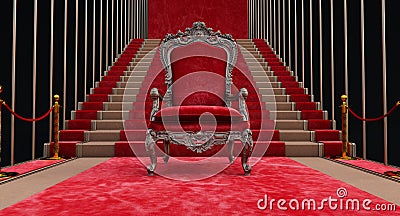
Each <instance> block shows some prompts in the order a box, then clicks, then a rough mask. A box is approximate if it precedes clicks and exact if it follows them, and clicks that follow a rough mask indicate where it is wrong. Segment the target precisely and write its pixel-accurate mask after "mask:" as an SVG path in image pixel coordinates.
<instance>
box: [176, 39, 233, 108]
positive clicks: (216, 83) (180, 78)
mask: <svg viewBox="0 0 400 216" xmlns="http://www.w3.org/2000/svg"><path fill="white" fill-rule="evenodd" d="M226 62H227V53H226V51H225V50H224V49H223V48H220V47H216V46H212V45H209V44H207V43H203V42H194V43H192V44H189V45H186V46H182V47H178V48H175V49H174V50H173V51H172V52H171V69H172V80H173V84H172V91H173V102H172V103H173V105H174V106H190V105H209V106H225V102H224V98H225V79H226V77H225V76H226V64H227V63H226Z"/></svg>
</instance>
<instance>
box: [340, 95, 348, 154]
mask: <svg viewBox="0 0 400 216" xmlns="http://www.w3.org/2000/svg"><path fill="white" fill-rule="evenodd" d="M341 99H342V143H343V144H342V159H349V157H348V156H347V145H348V144H349V133H348V132H349V125H348V123H349V121H348V110H347V95H342V96H341Z"/></svg>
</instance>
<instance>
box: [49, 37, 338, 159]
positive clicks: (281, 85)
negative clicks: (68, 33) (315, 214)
mask: <svg viewBox="0 0 400 216" xmlns="http://www.w3.org/2000/svg"><path fill="white" fill-rule="evenodd" d="M159 43H160V40H157V39H146V40H143V39H134V40H132V41H131V43H130V44H129V45H128V46H127V47H126V48H125V49H124V51H123V53H122V54H121V55H120V56H119V57H118V58H117V59H116V60H115V62H114V63H113V65H112V66H111V67H109V70H108V71H106V72H105V74H104V76H103V77H102V78H101V81H100V82H97V83H96V86H95V88H92V89H91V90H90V91H91V93H90V94H89V95H88V96H87V97H86V101H85V102H80V103H79V105H78V110H76V111H72V114H71V120H67V121H66V122H65V125H64V128H65V129H64V130H62V131H60V155H61V156H64V157H76V156H77V157H112V156H134V153H133V152H132V150H131V147H130V145H139V146H142V147H143V148H144V140H145V132H146V129H147V127H146V121H148V119H149V118H148V116H149V112H150V110H151V105H152V104H151V101H150V98H149V97H148V90H150V88H152V87H157V88H159V89H160V90H161V92H165V84H164V73H163V72H162V71H161V70H162V65H161V61H159V53H158V52H157V51H156V49H155V48H157V46H158V45H159ZM237 43H238V45H240V52H241V54H242V56H243V59H244V62H245V64H246V65H247V68H248V73H249V75H248V76H247V77H250V78H252V80H250V82H251V84H252V85H253V86H256V92H254V95H257V94H258V97H259V98H261V100H262V103H261V106H262V107H261V110H262V111H261V113H262V114H263V115H262V116H263V117H264V120H265V118H268V119H271V120H272V121H273V123H274V124H275V128H272V130H271V133H272V139H271V140H268V141H262V140H264V139H263V138H262V137H261V138H260V139H258V135H257V134H258V132H257V129H259V128H254V127H256V126H254V127H253V125H257V124H258V122H260V119H257V118H260V113H258V114H257V112H260V108H259V107H257V106H254V102H252V101H251V99H250V101H247V103H248V108H249V112H250V119H251V120H252V123H251V124H252V130H255V131H253V133H256V134H254V136H253V138H255V140H259V141H256V143H255V144H256V146H257V144H258V145H261V144H266V145H269V148H268V150H267V152H266V153H265V156H324V155H340V154H341V145H342V144H341V142H340V131H338V130H335V122H332V121H331V120H328V118H327V112H326V111H323V110H321V107H320V104H319V103H318V102H314V101H313V96H312V95H309V94H308V90H307V89H306V88H303V86H302V83H301V82H298V81H297V77H295V76H293V72H292V71H289V70H288V68H287V67H286V66H284V63H283V62H282V60H281V59H280V58H279V56H277V55H276V54H275V52H274V51H273V50H272V49H271V48H270V47H269V46H268V45H267V43H266V42H265V41H264V40H256V39H254V40H250V39H238V40H237ZM157 58H158V59H157ZM160 71H161V73H159V72H160ZM233 74H234V76H233V77H234V83H235V82H236V83H237V85H238V87H240V85H241V84H242V83H243V79H242V78H245V77H240V80H239V78H236V81H235V73H233ZM250 93H251V92H250ZM125 101H129V102H125ZM252 115H253V116H252ZM264 122H267V123H268V122H271V121H269V120H266V121H264ZM51 145H52V144H46V145H45V146H46V148H45V150H44V151H45V154H44V155H45V156H48V155H49V154H52V153H51V150H52V148H51ZM160 147H161V148H162V146H160ZM174 148H176V149H174ZM216 150H218V148H217V149H214V150H213V151H212V152H208V153H206V154H205V155H200V156H208V155H207V154H211V155H212V154H214V153H215V151H216ZM171 154H172V156H195V154H193V155H191V152H190V151H189V150H187V149H185V148H183V149H182V146H176V147H175V145H172V146H171Z"/></svg>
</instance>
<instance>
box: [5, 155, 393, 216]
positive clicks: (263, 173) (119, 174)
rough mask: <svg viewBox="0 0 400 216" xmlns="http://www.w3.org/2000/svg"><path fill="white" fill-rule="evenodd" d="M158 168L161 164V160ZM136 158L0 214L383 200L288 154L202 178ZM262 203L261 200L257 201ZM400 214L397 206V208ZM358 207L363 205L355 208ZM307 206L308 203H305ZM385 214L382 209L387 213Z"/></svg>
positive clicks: (201, 210) (114, 162) (207, 210)
mask: <svg viewBox="0 0 400 216" xmlns="http://www.w3.org/2000/svg"><path fill="white" fill-rule="evenodd" d="M160 166H165V165H162V164H160ZM146 174H147V173H146V170H145V168H144V166H143V165H142V164H141V163H140V162H139V161H138V159H137V158H112V159H110V160H108V161H106V162H104V163H102V164H99V165H97V166H95V167H93V168H91V169H89V170H86V171H84V172H82V173H80V174H78V175H76V176H74V177H72V178H70V179H68V180H66V181H64V182H61V183H59V184H57V185H55V186H53V187H50V188H48V189H46V190H44V191H42V192H40V193H38V194H36V195H33V196H32V197H30V198H28V199H25V200H23V201H21V202H19V203H17V204H15V205H13V206H10V207H8V208H5V209H3V210H2V211H0V215H82V214H85V215H149V214H151V215H154V214H161V215H243V214H249V215H268V214H273V215H287V214H294V215H342V214H352V215H377V214H382V212H377V211H373V210H370V211H366V210H360V211H354V210H345V204H344V202H343V207H342V210H340V208H341V207H340V201H336V205H337V208H338V209H336V210H331V209H330V207H329V205H328V203H325V205H324V208H323V209H322V210H315V211H314V210H286V211H283V210H279V209H278V207H277V204H276V202H275V203H274V205H273V209H272V210H270V209H269V206H267V209H266V210H260V209H258V207H257V202H258V200H260V199H262V198H264V197H265V195H267V196H268V201H270V200H271V199H275V200H279V199H285V200H287V203H286V207H288V208H289V206H288V203H289V201H290V199H296V200H298V201H299V202H300V206H299V208H300V209H301V208H302V207H301V202H302V200H304V199H314V200H316V202H317V208H318V207H320V206H321V204H320V203H321V201H322V200H323V199H328V198H329V197H331V198H332V199H338V200H340V199H339V197H338V195H337V190H338V188H345V189H346V190H347V196H346V197H344V198H343V199H342V200H343V201H345V200H347V199H358V200H360V202H362V201H363V200H364V199H370V200H371V201H372V203H371V204H370V205H369V206H370V207H371V208H374V207H375V206H376V204H378V203H387V202H386V201H384V200H382V199H380V198H378V197H375V196H373V195H371V194H369V193H367V192H364V191H361V190H359V189H357V188H355V187H352V186H350V185H349V184H346V183H343V182H341V181H338V180H336V179H333V178H331V177H329V176H327V175H325V174H322V173H320V172H318V171H315V170H313V169H311V168H309V167H306V166H304V165H302V164H300V163H298V162H295V161H293V160H291V159H289V158H280V157H271V158H263V159H262V160H261V161H260V162H259V163H258V164H257V165H256V166H254V169H253V172H252V175H251V176H247V177H245V176H242V169H241V167H240V162H239V160H236V161H235V163H234V164H233V165H231V166H230V167H229V168H228V169H226V170H224V171H223V172H221V173H219V174H218V175H216V176H213V177H211V178H207V179H204V180H201V181H191V182H184V181H177V180H170V179H167V178H164V177H161V176H154V177H148V176H147V175H146ZM261 205H262V202H261ZM396 207H397V209H398V211H397V212H390V214H396V213H397V214H399V213H400V211H399V210H400V207H399V206H396ZM360 208H361V209H362V206H361V207H360ZM306 209H307V205H306ZM387 214H388V212H385V215H387Z"/></svg>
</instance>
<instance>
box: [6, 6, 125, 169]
mask: <svg viewBox="0 0 400 216" xmlns="http://www.w3.org/2000/svg"><path fill="white" fill-rule="evenodd" d="M93 1H94V0H88V53H87V62H88V64H87V66H86V67H87V72H88V73H87V74H88V75H87V83H86V84H85V83H84V69H85V65H84V57H85V56H84V55H85V46H84V44H85V34H84V33H85V32H84V25H85V1H81V0H80V1H78V2H79V12H78V17H79V18H78V20H79V21H78V22H79V24H78V29H79V30H78V89H79V92H78V101H84V94H85V93H84V92H83V86H84V85H86V86H87V92H86V93H89V89H90V88H91V87H92V81H93V75H92V71H93V34H92V29H93ZM75 2H76V1H75V0H68V22H67V23H68V30H67V60H66V61H67V80H66V82H67V92H66V94H67V97H66V104H63V83H64V9H65V2H64V1H57V0H55V1H54V3H55V4H54V55H53V58H54V60H53V61H54V64H53V65H54V66H53V70H54V75H53V80H52V81H51V80H50V38H51V37H50V14H51V1H50V0H48V1H38V34H37V87H36V91H37V100H36V117H38V116H41V115H42V114H44V113H45V112H47V110H49V108H50V100H51V101H52V103H53V101H54V100H53V95H54V94H59V95H60V96H61V98H60V102H61V104H60V105H61V106H62V107H61V109H65V110H66V116H65V118H66V119H70V115H71V110H74V102H75V96H74V94H75V41H76V40H75V15H76V13H75ZM106 2H107V1H106V0H103V1H96V23H95V25H96V34H97V35H96V45H95V46H96V52H95V53H96V59H95V77H94V79H95V80H96V81H97V80H99V77H100V72H101V71H104V70H105V68H106V65H105V62H106V59H105V58H106V57H105V56H106V55H105V50H106V49H105V44H106V36H105V35H106V7H107V5H106ZM111 2H112V1H109V8H110V10H111ZM100 3H102V4H103V14H102V15H100ZM119 6H120V5H118V7H119ZM17 8H18V9H17V11H18V12H17V49H16V53H17V55H16V73H15V76H16V86H14V87H13V86H12V85H11V83H12V81H11V77H12V70H11V65H12V64H11V63H12V60H11V57H12V40H13V29H12V28H13V1H12V0H10V1H3V2H2V5H1V8H0V20H1V25H0V29H1V32H2V33H1V37H2V38H1V40H0V47H1V48H0V54H1V56H2V57H1V58H0V64H1V65H2V70H1V71H0V85H2V86H3V88H4V91H3V93H2V94H1V95H0V97H1V98H2V99H4V100H5V101H6V102H7V104H9V105H10V106H11V104H12V100H11V94H12V89H15V94H16V100H15V102H16V105H15V111H16V112H17V113H18V114H20V115H22V116H24V117H29V118H31V117H32V110H33V108H32V103H33V96H32V95H33V91H32V88H33V84H32V80H33V75H32V71H33V34H34V23H33V20H34V19H33V13H34V12H33V11H34V1H33V0H18V4H17ZM115 8H117V5H115ZM100 16H102V17H103V26H102V31H103V40H102V43H103V57H102V66H101V67H102V68H101V69H100V55H99V49H100V41H99V40H100V36H99V35H100ZM114 17H115V18H114V22H115V23H116V13H115V14H114ZM118 18H120V17H119V16H118ZM109 22H110V24H109V44H111V12H110V14H109ZM124 33H125V32H124ZM114 44H115V43H114ZM115 46H117V44H115ZM120 46H121V41H119V44H118V47H120ZM108 57H109V58H108V62H110V61H111V50H110V49H109V55H108ZM50 82H52V83H53V88H52V89H53V95H50V90H49V89H50V85H49V83H50ZM60 119H62V110H61V111H60ZM50 123H51V121H50V119H49V118H46V119H45V120H43V121H40V122H38V123H36V136H35V138H34V139H35V141H36V149H35V150H36V151H35V157H36V158H39V157H41V156H42V155H43V144H44V143H46V142H49V140H50V139H51V137H49V129H50V130H51V129H52V128H51V127H50ZM10 125H11V115H10V113H9V112H8V111H7V110H5V108H3V109H2V134H1V135H2V136H1V138H2V140H1V147H2V148H1V159H2V161H1V164H0V166H7V165H10V163H11V156H10V155H11V149H10V148H11V147H10V145H11V126H10ZM60 126H61V127H62V123H61V124H60ZM14 137H15V161H14V162H15V163H20V162H23V161H27V160H31V157H32V156H31V155H32V123H27V122H24V121H21V120H19V119H17V118H15V136H14Z"/></svg>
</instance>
